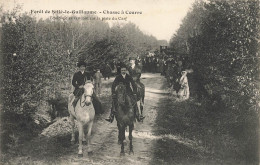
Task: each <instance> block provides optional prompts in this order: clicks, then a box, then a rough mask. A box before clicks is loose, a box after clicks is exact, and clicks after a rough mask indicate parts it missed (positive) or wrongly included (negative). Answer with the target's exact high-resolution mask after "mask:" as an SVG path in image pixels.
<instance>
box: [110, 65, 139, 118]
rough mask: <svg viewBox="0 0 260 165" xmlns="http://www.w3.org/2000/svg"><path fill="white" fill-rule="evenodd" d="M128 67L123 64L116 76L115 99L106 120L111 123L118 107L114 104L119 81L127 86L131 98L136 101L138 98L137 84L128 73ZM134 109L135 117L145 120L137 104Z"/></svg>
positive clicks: (114, 98) (113, 93) (113, 90)
mask: <svg viewBox="0 0 260 165" xmlns="http://www.w3.org/2000/svg"><path fill="white" fill-rule="evenodd" d="M126 68H127V67H126V65H124V64H121V66H120V74H119V75H117V76H116V78H115V80H114V82H113V84H112V99H113V101H112V108H111V113H110V116H109V118H108V119H106V121H108V122H111V123H112V122H113V120H114V115H115V113H116V108H115V106H114V103H115V102H116V92H115V88H116V86H117V85H119V83H123V84H124V85H125V86H126V94H127V95H128V96H130V98H131V99H133V100H134V101H136V99H137V96H136V93H137V86H136V84H135V82H134V80H133V78H132V77H131V76H130V75H129V74H127V73H126ZM130 85H132V87H133V90H132V89H131V87H130ZM134 110H135V117H136V118H137V120H138V121H141V120H143V118H142V117H140V114H139V110H138V107H137V105H136V104H135V106H134Z"/></svg>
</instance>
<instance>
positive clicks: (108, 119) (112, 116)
mask: <svg viewBox="0 0 260 165" xmlns="http://www.w3.org/2000/svg"><path fill="white" fill-rule="evenodd" d="M105 120H106V121H108V122H110V123H112V122H113V121H114V115H113V114H112V115H110V116H109V118H107V119H105Z"/></svg>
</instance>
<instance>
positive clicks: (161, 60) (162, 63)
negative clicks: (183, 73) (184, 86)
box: [159, 58, 164, 75]
mask: <svg viewBox="0 0 260 165" xmlns="http://www.w3.org/2000/svg"><path fill="white" fill-rule="evenodd" d="M163 65H164V62H163V59H161V58H160V59H159V73H161V75H163Z"/></svg>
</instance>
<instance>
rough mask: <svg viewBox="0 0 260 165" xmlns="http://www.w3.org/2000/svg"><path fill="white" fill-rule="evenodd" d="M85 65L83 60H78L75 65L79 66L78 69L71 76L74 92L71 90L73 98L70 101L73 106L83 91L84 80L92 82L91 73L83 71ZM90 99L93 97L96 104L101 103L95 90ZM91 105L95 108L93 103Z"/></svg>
mask: <svg viewBox="0 0 260 165" xmlns="http://www.w3.org/2000/svg"><path fill="white" fill-rule="evenodd" d="M86 66H87V64H86V63H85V62H84V61H80V62H78V63H77V67H78V68H79V71H78V72H76V73H75V74H74V75H73V78H72V85H73V86H74V87H75V89H74V92H73V94H74V96H75V99H74V101H73V103H72V105H73V107H74V108H75V107H76V105H77V102H78V100H79V98H80V96H81V95H82V94H83V93H84V85H85V83H86V81H87V80H89V81H91V82H93V78H92V75H91V74H90V73H88V72H86V71H85V70H86ZM92 99H93V102H94V101H95V102H96V103H97V105H101V102H100V101H99V99H98V97H97V96H96V94H95V92H94V93H93V95H92ZM93 105H94V108H95V110H96V107H95V104H93Z"/></svg>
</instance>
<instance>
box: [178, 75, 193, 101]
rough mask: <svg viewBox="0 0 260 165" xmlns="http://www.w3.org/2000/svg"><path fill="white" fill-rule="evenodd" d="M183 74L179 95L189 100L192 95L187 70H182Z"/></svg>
mask: <svg viewBox="0 0 260 165" xmlns="http://www.w3.org/2000/svg"><path fill="white" fill-rule="evenodd" d="M181 74H182V76H181V78H180V82H179V84H180V85H181V88H180V90H179V91H178V97H179V98H180V99H182V100H187V99H189V97H190V90H189V84H188V78H187V71H182V72H181Z"/></svg>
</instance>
